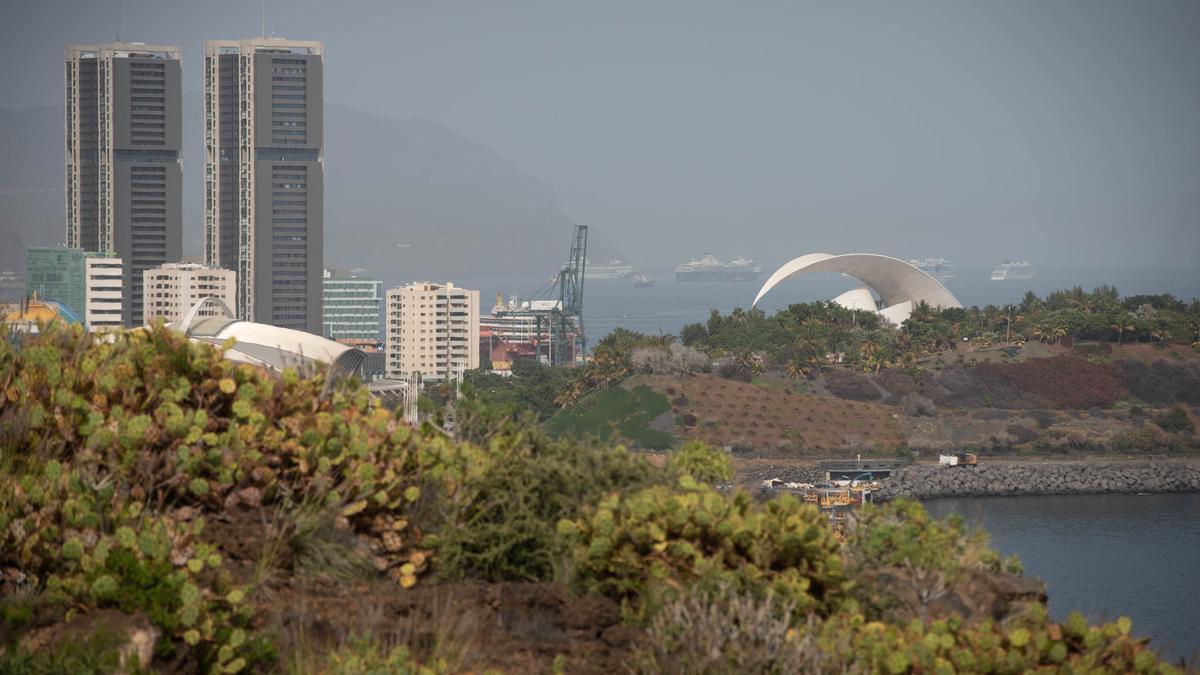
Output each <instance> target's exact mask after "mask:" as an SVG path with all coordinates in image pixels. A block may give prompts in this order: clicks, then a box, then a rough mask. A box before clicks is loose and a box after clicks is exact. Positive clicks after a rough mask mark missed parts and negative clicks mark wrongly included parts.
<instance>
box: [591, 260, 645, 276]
mask: <svg viewBox="0 0 1200 675" xmlns="http://www.w3.org/2000/svg"><path fill="white" fill-rule="evenodd" d="M632 275H633V265H630V264H628V263H626V262H625V261H624V260H621V259H620V258H613V259H612V260H609V261H608V262H607V263H595V264H593V263H592V261H590V260H589V261H587V264H586V265H585V267H584V268H583V278H584V279H624V278H625V277H628V276H632Z"/></svg>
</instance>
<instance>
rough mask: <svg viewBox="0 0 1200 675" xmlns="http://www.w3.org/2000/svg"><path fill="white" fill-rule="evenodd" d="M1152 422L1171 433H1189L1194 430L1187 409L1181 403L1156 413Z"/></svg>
mask: <svg viewBox="0 0 1200 675" xmlns="http://www.w3.org/2000/svg"><path fill="white" fill-rule="evenodd" d="M1154 423H1155V424H1157V425H1158V426H1159V428H1161V429H1162V430H1163V431H1166V432H1169V433H1172V434H1190V433H1193V432H1194V431H1196V425H1194V424H1192V418H1191V417H1188V414H1187V410H1185V409H1184V407H1183V406H1181V405H1177V406H1175V407H1173V408H1171V409H1170V410H1168V411H1167V412H1165V413H1163V414H1161V415H1158V416H1157V417H1155V418H1154Z"/></svg>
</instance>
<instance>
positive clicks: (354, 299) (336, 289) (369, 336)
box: [321, 270, 383, 344]
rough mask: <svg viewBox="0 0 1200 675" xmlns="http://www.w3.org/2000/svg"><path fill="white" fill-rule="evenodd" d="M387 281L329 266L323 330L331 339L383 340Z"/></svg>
mask: <svg viewBox="0 0 1200 675" xmlns="http://www.w3.org/2000/svg"><path fill="white" fill-rule="evenodd" d="M382 308H383V283H382V282H379V281H375V280H374V279H364V278H361V277H357V276H354V275H353V274H348V273H344V272H336V271H332V270H325V277H324V279H323V283H322V331H321V334H322V335H324V336H325V337H327V338H329V339H330V340H338V341H354V342H359V341H361V342H370V343H372V344H377V343H379V342H380V341H381V333H380V330H379V326H380V314H381V312H382Z"/></svg>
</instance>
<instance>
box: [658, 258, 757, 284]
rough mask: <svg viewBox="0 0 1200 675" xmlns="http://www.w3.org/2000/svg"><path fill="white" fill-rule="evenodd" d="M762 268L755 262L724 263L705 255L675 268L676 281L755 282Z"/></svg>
mask: <svg viewBox="0 0 1200 675" xmlns="http://www.w3.org/2000/svg"><path fill="white" fill-rule="evenodd" d="M759 274H762V267H761V266H760V265H759V264H758V263H756V262H754V261H753V260H747V259H745V258H737V259H736V260H734V261H733V262H729V263H723V262H721V261H720V260H717V259H716V258H714V257H712V256H711V255H709V254H707V253H705V254H704V257H703V258H700V259H699V260H697V259H695V258H692V259H691V260H689V261H688V262H685V263H683V264H682V265H680V266H679V267H676V268H675V281H754V280H755V279H757V278H758V275H759Z"/></svg>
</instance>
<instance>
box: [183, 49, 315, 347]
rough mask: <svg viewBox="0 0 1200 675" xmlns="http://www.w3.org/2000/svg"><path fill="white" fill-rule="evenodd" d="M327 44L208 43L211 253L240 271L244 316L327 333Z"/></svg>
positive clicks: (216, 262) (207, 249) (207, 246)
mask: <svg viewBox="0 0 1200 675" xmlns="http://www.w3.org/2000/svg"><path fill="white" fill-rule="evenodd" d="M324 58H325V57H324V50H323V48H322V46H321V43H320V42H310V41H297V40H286V39H279V38H252V39H248V40H209V41H206V42H205V43H204V146H205V165H204V186H205V190H204V256H205V262H207V263H208V264H209V265H212V266H217V267H224V268H227V269H232V270H235V271H237V297H236V304H237V308H236V310H235V311H236V312H237V315H238V317H239V318H242V319H247V320H251V321H258V322H261V323H269V324H273V325H276V326H283V327H286V328H296V329H299V330H306V331H308V332H310V333H315V334H317V335H320V334H321V276H322V269H323V264H324V255H323V245H324V241H323V234H324V220H325V218H324V210H325V189H324V188H325V171H324V162H325V155H324V127H325V124H324V98H325V97H324Z"/></svg>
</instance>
